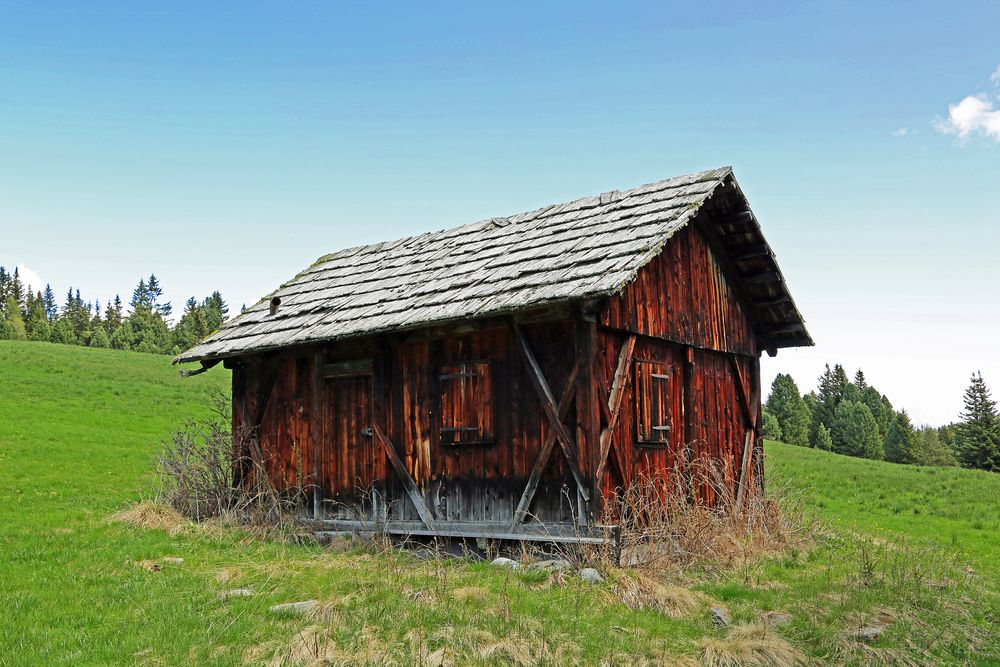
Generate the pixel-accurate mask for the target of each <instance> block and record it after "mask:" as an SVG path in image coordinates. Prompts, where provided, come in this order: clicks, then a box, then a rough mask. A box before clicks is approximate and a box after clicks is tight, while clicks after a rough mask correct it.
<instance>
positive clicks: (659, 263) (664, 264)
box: [599, 226, 757, 356]
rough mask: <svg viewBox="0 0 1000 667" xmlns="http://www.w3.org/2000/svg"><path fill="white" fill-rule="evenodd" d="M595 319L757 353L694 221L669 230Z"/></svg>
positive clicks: (739, 307)
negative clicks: (652, 256) (648, 259)
mask: <svg viewBox="0 0 1000 667" xmlns="http://www.w3.org/2000/svg"><path fill="white" fill-rule="evenodd" d="M599 321H600V323H601V324H602V325H603V326H605V327H608V328H611V329H619V330H623V331H634V332H636V333H640V334H645V335H647V336H654V337H657V338H664V339H667V340H671V341H675V342H678V343H682V344H685V345H693V346H696V347H701V348H705V349H710V350H720V351H724V352H735V353H738V354H744V355H749V356H756V355H757V343H756V339H755V337H754V334H753V328H752V326H751V324H750V320H749V318H748V317H747V313H746V312H745V311H744V307H743V305H742V304H741V303H740V301H739V299H737V298H736V294H735V292H734V290H733V289H732V287H731V285H730V284H729V280H728V279H727V278H726V276H725V274H724V273H723V270H722V267H721V266H720V265H719V263H718V261H717V260H716V258H715V256H714V255H713V253H712V251H711V249H710V248H709V246H708V244H707V243H706V242H705V240H704V238H703V237H702V235H701V234H700V233H698V231H697V230H696V229H695V228H694V227H693V226H688V227H685V228H684V229H682V230H681V231H679V232H677V233H676V234H674V236H673V237H671V239H670V241H669V242H667V245H666V246H665V247H664V249H663V252H661V253H660V254H659V255H658V256H657V257H656V258H655V259H653V260H652V261H651V262H650V263H649V264H648V265H647V266H646V267H645V268H644V269H642V270H641V271H640V272H639V275H638V277H637V278H636V280H635V281H634V282H632V283H631V284H629V285H628V286H627V287H626V288H625V290H624V292H623V293H622V294H621V295H620V296H617V297H614V298H611V299H609V300H608V301H607V303H606V305H605V307H604V308H603V309H602V310H601V313H600V316H599Z"/></svg>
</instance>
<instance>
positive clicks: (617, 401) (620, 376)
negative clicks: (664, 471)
mask: <svg viewBox="0 0 1000 667" xmlns="http://www.w3.org/2000/svg"><path fill="white" fill-rule="evenodd" d="M635 341H636V337H635V335H634V334H632V335H630V336H629V337H628V338H626V339H625V342H624V343H622V349H621V351H620V352H619V353H618V365H617V366H616V367H615V376H614V379H613V380H612V381H611V393H610V394H609V395H608V413H609V414H610V419H609V420H608V425H607V426H606V427H605V428H604V430H603V431H601V453H600V457H599V458H598V460H597V472H596V473H595V474H594V483H595V484H600V483H601V479H602V478H603V477H604V471H605V469H606V468H607V462H608V454H609V453H610V450H611V443H612V441H613V440H614V433H615V429H616V428H617V427H618V417H619V415H620V414H621V407H622V399H623V398H624V397H625V385H626V383H627V382H628V376H629V373H628V367H629V365H630V364H631V363H632V355H633V354H634V353H635ZM618 462H619V464H620V466H622V467H623V466H624V465H625V464H624V461H622V460H621V459H619V461H618ZM622 481H623V482H624V481H625V480H622Z"/></svg>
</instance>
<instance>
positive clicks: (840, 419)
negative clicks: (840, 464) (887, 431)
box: [830, 401, 885, 459]
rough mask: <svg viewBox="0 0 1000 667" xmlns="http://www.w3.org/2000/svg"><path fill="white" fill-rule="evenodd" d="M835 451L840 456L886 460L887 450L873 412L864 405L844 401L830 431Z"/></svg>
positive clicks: (838, 409) (838, 408)
mask: <svg viewBox="0 0 1000 667" xmlns="http://www.w3.org/2000/svg"><path fill="white" fill-rule="evenodd" d="M830 435H831V437H832V438H833V449H834V451H835V452H838V453H840V454H847V455H849V456H859V457H863V458H868V459H884V458H885V448H884V445H883V444H882V439H881V438H880V437H879V432H878V424H876V423H875V417H873V416H872V411H871V410H869V409H868V406H867V405H865V404H863V403H856V402H854V401H843V402H841V404H840V405H839V406H837V413H836V415H835V417H834V419H833V427H832V428H831V429H830Z"/></svg>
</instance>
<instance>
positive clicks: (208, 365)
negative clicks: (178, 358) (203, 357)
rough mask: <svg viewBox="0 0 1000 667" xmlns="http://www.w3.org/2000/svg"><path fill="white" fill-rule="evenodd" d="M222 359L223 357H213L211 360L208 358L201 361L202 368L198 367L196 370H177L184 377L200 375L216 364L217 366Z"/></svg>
mask: <svg viewBox="0 0 1000 667" xmlns="http://www.w3.org/2000/svg"><path fill="white" fill-rule="evenodd" d="M220 361H221V359H211V360H208V361H202V362H201V368H196V369H194V370H188V369H186V368H185V369H182V370H179V371H177V374H178V375H180V376H181V377H182V378H189V377H191V376H192V375H200V374H201V373H204V372H205V371H207V370H208V369H210V368H214V367H215V366H217V365H218V364H219V362H220Z"/></svg>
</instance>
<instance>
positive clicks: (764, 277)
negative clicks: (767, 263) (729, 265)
mask: <svg viewBox="0 0 1000 667" xmlns="http://www.w3.org/2000/svg"><path fill="white" fill-rule="evenodd" d="M740 280H742V281H743V282H744V283H746V284H747V285H759V284H761V283H780V282H781V274H780V273H778V272H777V271H773V270H770V269H768V270H767V271H761V272H760V273H754V274H751V275H749V276H743V277H742V278H740Z"/></svg>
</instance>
